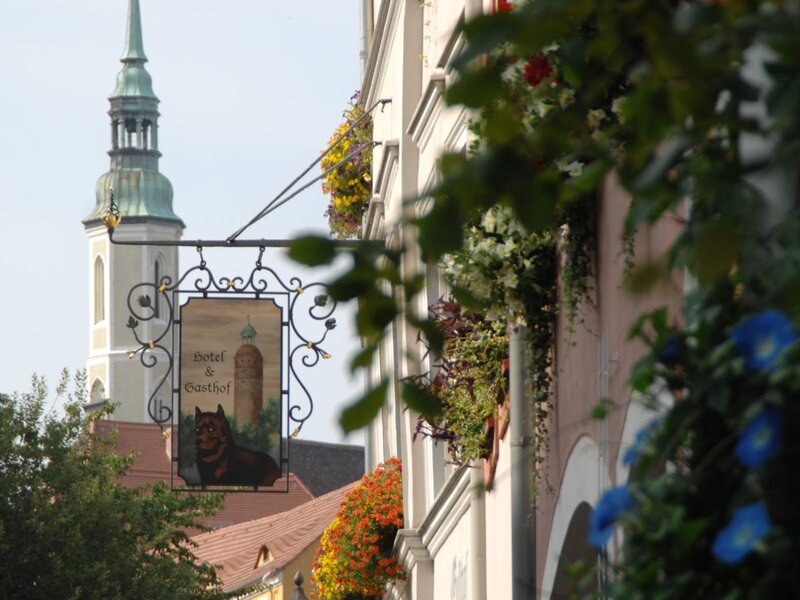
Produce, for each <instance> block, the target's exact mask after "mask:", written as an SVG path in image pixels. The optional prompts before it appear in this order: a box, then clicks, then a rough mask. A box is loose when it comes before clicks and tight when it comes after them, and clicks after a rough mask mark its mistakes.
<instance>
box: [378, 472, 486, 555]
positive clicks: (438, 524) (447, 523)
mask: <svg viewBox="0 0 800 600" xmlns="http://www.w3.org/2000/svg"><path fill="white" fill-rule="evenodd" d="M469 484H470V468H469V467H468V466H466V465H464V466H462V467H460V469H459V470H458V471H456V472H455V473H453V475H452V476H451V477H449V478H448V480H447V481H446V482H445V484H444V486H442V489H441V490H440V491H439V495H438V496H437V497H436V500H435V501H434V503H433V505H432V506H431V507H430V509H429V510H428V514H427V515H425V519H423V521H422V523H421V524H420V526H419V528H417V529H401V530H400V531H398V532H397V537H396V538H395V543H394V550H395V554H396V556H397V557H398V562H399V563H400V564H402V565H403V568H405V569H406V571H411V569H412V568H413V567H414V565H416V564H417V563H418V562H423V561H428V560H433V557H434V556H436V553H437V552H438V551H439V548H441V546H442V544H443V543H444V542H445V541H446V540H447V538H448V537H449V536H450V534H451V533H452V531H453V530H454V529H455V527H456V525H458V522H459V521H460V520H461V517H463V516H464V514H465V513H466V512H467V510H468V509H469V507H470V504H471V502H472V494H471V493H470V486H469Z"/></svg>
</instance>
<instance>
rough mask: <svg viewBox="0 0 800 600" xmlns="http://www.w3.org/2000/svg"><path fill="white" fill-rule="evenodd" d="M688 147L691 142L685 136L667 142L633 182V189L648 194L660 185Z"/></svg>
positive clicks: (678, 136)
mask: <svg viewBox="0 0 800 600" xmlns="http://www.w3.org/2000/svg"><path fill="white" fill-rule="evenodd" d="M688 147H689V140H688V139H687V138H686V137H684V136H680V135H677V136H675V137H673V138H671V139H669V140H667V141H666V142H665V143H664V145H663V147H662V148H661V151H660V152H659V153H658V154H656V155H655V156H653V157H652V159H651V160H650V163H649V164H648V165H647V166H646V167H645V168H644V170H643V171H642V172H641V174H640V175H639V176H638V177H637V178H636V180H635V181H634V182H633V189H634V190H636V191H639V192H646V191H648V190H650V189H651V188H653V187H654V186H655V185H656V184H657V183H660V182H661V181H662V180H663V179H664V176H665V175H666V173H667V171H669V169H671V168H672V166H673V165H674V164H675V163H676V162H677V160H678V159H679V158H680V157H681V155H682V154H683V153H684V152H685V151H686V148H688Z"/></svg>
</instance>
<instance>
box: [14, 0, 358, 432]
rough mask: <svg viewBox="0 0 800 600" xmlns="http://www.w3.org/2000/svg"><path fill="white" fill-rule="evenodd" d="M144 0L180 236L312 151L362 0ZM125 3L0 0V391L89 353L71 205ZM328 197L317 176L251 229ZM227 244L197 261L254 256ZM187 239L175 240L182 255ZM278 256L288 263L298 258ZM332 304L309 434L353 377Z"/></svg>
mask: <svg viewBox="0 0 800 600" xmlns="http://www.w3.org/2000/svg"><path fill="white" fill-rule="evenodd" d="M140 3H141V10H142V22H143V30H144V44H145V51H146V53H147V57H148V58H149V61H150V62H149V63H148V64H147V68H148V70H149V72H150V74H151V75H152V77H153V85H154V89H155V92H156V94H157V95H158V97H159V98H160V99H161V106H160V111H161V115H162V116H161V120H160V129H159V145H160V149H161V151H162V152H163V157H162V159H161V171H162V172H163V173H164V174H165V175H166V176H167V177H168V178H169V179H170V180H171V181H172V184H173V186H174V189H175V210H176V212H177V213H178V214H179V215H180V216H181V217H182V218H183V220H184V221H185V222H186V224H187V229H186V231H185V232H184V236H185V237H187V238H191V239H195V238H202V239H211V238H222V237H225V236H227V235H229V234H230V233H232V232H233V231H234V230H236V229H237V228H238V227H239V226H240V225H241V224H243V223H244V222H245V221H246V220H247V219H248V218H249V217H250V216H252V215H253V214H255V213H256V212H257V211H258V210H259V209H260V208H261V207H262V206H263V205H264V204H266V202H267V201H268V200H269V199H270V198H271V197H272V195H274V194H275V193H276V192H277V191H279V190H280V189H281V188H282V187H283V185H284V184H285V183H288V181H289V180H290V179H291V178H293V176H294V175H295V174H296V173H299V171H300V170H301V169H302V168H304V167H305V166H306V165H307V164H308V163H309V162H310V161H311V160H312V159H313V158H315V157H316V155H317V153H318V152H319V151H320V150H321V149H322V148H324V146H325V143H326V141H327V139H328V137H329V135H330V133H331V132H332V131H333V129H334V127H335V126H336V125H337V124H338V122H339V121H340V118H341V112H342V109H343V108H344V106H345V104H346V102H347V100H348V99H349V97H350V96H351V95H352V93H353V91H354V90H355V89H357V88H358V86H359V60H358V43H359V31H358V1H357V0H337V1H334V2H332V1H330V0H292V1H291V2H277V1H275V0H234V1H233V2H219V1H218V0H217V1H210V0H169V1H164V0H140ZM127 4H128V2H127V0H81V1H80V2H76V1H74V0H4V2H3V17H2V19H0V114H2V117H3V120H2V124H0V206H1V207H2V224H3V226H2V237H0V281H2V283H3V289H2V292H0V293H1V295H0V391H5V392H11V391H14V390H25V389H28V386H29V378H30V375H31V373H33V372H38V373H40V374H42V375H45V376H46V377H47V378H48V380H49V381H50V382H54V380H55V378H56V376H57V374H58V372H59V370H60V368H61V367H68V368H70V369H71V370H73V369H77V368H82V367H83V366H84V363H85V357H86V354H87V352H88V320H89V312H88V301H89V298H88V275H89V267H88V264H87V260H88V259H87V255H88V249H87V241H86V236H85V234H84V230H83V226H82V225H81V222H80V221H81V219H82V218H83V217H84V216H85V215H86V214H87V213H88V212H89V211H90V209H91V208H92V206H93V205H94V202H95V198H94V187H95V182H96V180H97V178H98V176H99V175H101V174H102V173H103V172H105V171H106V170H107V169H108V166H109V162H108V156H107V155H106V151H107V150H108V148H109V145H110V142H109V140H110V133H109V125H108V117H107V115H106V111H107V110H108V101H107V97H108V95H109V94H110V93H111V90H112V89H113V87H114V83H115V77H116V74H117V72H118V71H119V69H120V67H121V64H120V63H119V61H118V59H119V56H120V55H121V54H122V49H123V44H124V30H125V22H126V14H127ZM317 172H318V171H316V170H315V171H314V174H317ZM325 205H326V200H325V198H324V196H323V195H322V192H321V190H320V188H319V187H318V186H314V187H313V188H312V189H309V190H308V191H307V192H305V193H303V194H302V195H301V196H299V197H298V198H296V199H295V200H293V201H292V202H291V203H290V204H288V205H286V206H285V207H284V208H282V209H280V210H279V211H277V212H276V213H274V214H273V215H271V216H270V217H268V218H267V220H265V221H264V222H262V223H260V224H258V225H256V226H255V227H254V228H253V229H252V230H251V232H250V235H252V237H273V238H283V237H290V236H292V235H293V234H296V233H298V232H301V231H308V230H318V231H324V230H325V220H324V218H323V216H322V214H323V212H324V210H325ZM233 254H235V256H230V255H228V254H224V253H217V254H213V253H210V252H209V253H208V258H209V266H211V267H212V268H214V271H215V272H216V273H217V274H218V275H228V276H231V275H235V274H238V273H239V272H242V273H243V272H245V271H249V268H250V267H251V265H252V263H253V261H254V260H255V255H252V256H251V254H253V253H252V252H251V253H247V252H242V253H239V252H234V253H233ZM194 256H195V253H194V251H189V252H187V253H185V254H183V255H182V258H181V260H182V265H183V266H186V265H188V264H189V263H190V262H191V261H194V260H195V258H194ZM273 256H274V255H273ZM275 260H277V261H278V262H276V263H275V264H276V265H277V266H278V267H279V268H280V270H281V271H282V272H283V273H285V274H287V275H291V274H293V273H291V271H292V270H293V269H296V267H293V266H290V263H287V262H282V261H281V260H280V259H279V258H276V259H275ZM303 277H304V279H306V280H308V279H309V278H312V279H315V278H320V277H321V276H320V275H319V274H312V275H308V274H307V273H306V274H304V275H303ZM337 316H338V321H339V323H340V327H339V328H337V329H336V330H335V331H334V332H333V333H334V338H335V340H334V341H335V343H334V345H332V346H331V350H332V351H333V353H334V359H335V360H331V361H326V363H325V364H324V367H323V368H322V370H317V371H316V372H312V373H311V375H310V377H309V379H310V380H311V383H312V387H313V388H315V389H314V391H315V396H316V408H315V415H314V416H313V417H312V419H311V420H310V421H309V423H308V424H307V425H306V429H305V430H304V435H303V437H304V438H307V439H324V440H330V441H337V440H339V439H340V438H341V434H340V433H339V431H338V428H337V427H335V426H334V423H335V420H336V416H337V414H338V411H339V408H340V407H341V406H342V404H343V403H346V402H347V401H348V400H350V399H352V398H353V397H355V396H356V395H357V394H358V393H359V391H360V390H361V385H362V380H361V378H360V376H359V377H357V378H355V379H350V378H349V372H348V369H347V363H348V362H349V356H350V355H351V354H352V352H353V351H354V350H355V348H356V347H357V344H358V341H357V339H356V337H355V333H354V330H353V328H352V313H350V312H348V311H346V310H340V311H339V314H338V315H337ZM358 439H360V438H357V437H355V436H351V438H350V441H358Z"/></svg>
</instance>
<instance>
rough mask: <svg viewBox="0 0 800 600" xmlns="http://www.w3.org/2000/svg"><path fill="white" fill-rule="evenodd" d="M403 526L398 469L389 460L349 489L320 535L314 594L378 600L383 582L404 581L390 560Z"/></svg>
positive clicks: (397, 461) (396, 463)
mask: <svg viewBox="0 0 800 600" xmlns="http://www.w3.org/2000/svg"><path fill="white" fill-rule="evenodd" d="M402 526H403V479H402V469H401V464H400V459H399V458H390V459H389V460H387V461H386V462H385V463H383V464H381V465H379V466H378V468H377V469H375V470H374V471H373V472H372V473H368V474H366V475H364V477H363V478H362V479H361V481H360V482H359V483H358V484H357V485H356V486H355V487H354V488H353V489H352V490H350V492H349V493H348V494H347V496H345V499H344V500H343V501H342V505H341V506H340V507H339V512H338V513H337V514H336V517H335V518H334V520H333V522H332V523H331V524H330V526H329V527H328V528H327V529H326V530H325V533H323V534H322V540H321V542H320V547H319V550H317V555H316V557H315V558H314V566H313V570H312V581H313V582H314V585H316V588H317V596H318V597H320V598H325V599H326V600H353V599H357V598H358V599H364V600H370V599H377V598H381V597H382V596H383V593H384V590H385V588H386V584H387V583H390V582H392V581H396V580H398V579H403V578H404V577H405V574H404V572H403V568H402V567H401V566H400V565H399V564H397V561H396V559H395V558H394V556H392V545H393V543H394V538H395V536H396V535H397V530H398V529H399V528H400V527H402Z"/></svg>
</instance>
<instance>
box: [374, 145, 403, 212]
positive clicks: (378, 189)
mask: <svg viewBox="0 0 800 600" xmlns="http://www.w3.org/2000/svg"><path fill="white" fill-rule="evenodd" d="M399 157H400V142H399V141H398V140H387V141H385V142H384V143H383V152H382V153H381V165H380V167H378V173H377V177H376V178H375V187H374V188H373V191H374V192H375V194H376V195H377V196H378V197H379V198H380V199H381V200H382V201H383V202H384V204H385V203H386V193H387V191H388V182H389V179H390V177H389V176H390V175H391V173H392V171H393V170H394V168H395V167H396V166H397V162H398V160H399Z"/></svg>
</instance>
